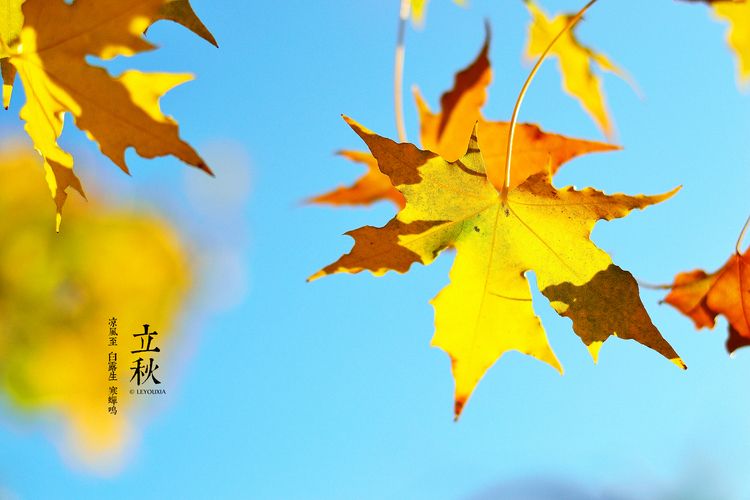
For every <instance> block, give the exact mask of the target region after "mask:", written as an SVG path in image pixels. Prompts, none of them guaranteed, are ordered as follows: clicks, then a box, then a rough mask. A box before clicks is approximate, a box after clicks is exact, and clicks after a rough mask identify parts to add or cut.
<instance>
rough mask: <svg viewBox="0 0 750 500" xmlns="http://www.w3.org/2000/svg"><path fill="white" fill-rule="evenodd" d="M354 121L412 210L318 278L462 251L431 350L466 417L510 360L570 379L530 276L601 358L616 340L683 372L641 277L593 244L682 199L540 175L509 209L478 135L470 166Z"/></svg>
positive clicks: (402, 266) (467, 159)
mask: <svg viewBox="0 0 750 500" xmlns="http://www.w3.org/2000/svg"><path fill="white" fill-rule="evenodd" d="M347 122H348V123H349V124H350V126H351V127H352V128H353V129H354V131H355V132H356V133H357V134H358V135H359V136H360V137H361V138H362V139H363V140H364V142H365V143H366V144H367V145H368V147H369V148H370V151H371V152H372V154H373V156H374V157H375V158H376V159H377V161H378V165H379V167H380V170H381V171H382V172H383V173H385V174H386V175H388V176H389V177H390V179H391V182H392V183H393V185H394V186H396V188H397V189H398V190H399V191H401V193H402V194H403V195H404V197H405V199H406V206H405V208H404V209H403V210H401V211H400V212H399V213H398V215H397V216H396V217H395V218H393V219H392V220H391V221H390V222H389V223H388V224H387V225H386V226H384V227H382V228H375V227H370V226H366V227H363V228H360V229H357V230H355V231H352V232H350V233H347V234H349V235H350V236H352V237H353V238H354V240H355V243H354V248H353V249H352V251H351V252H350V253H349V254H346V255H344V256H342V257H341V258H340V259H339V260H338V261H336V262H334V263H333V264H331V265H329V266H326V267H325V268H323V269H322V270H321V271H319V272H318V273H316V274H315V275H313V276H312V277H311V278H310V279H311V280H312V279H316V278H319V277H322V276H325V275H329V274H332V273H341V272H347V273H357V272H360V271H363V270H369V271H371V272H372V273H373V274H375V275H382V274H384V273H385V272H387V271H388V270H394V271H398V272H401V273H403V272H406V271H408V270H409V268H410V267H411V265H412V264H414V263H417V262H419V263H422V264H425V265H426V264H429V263H431V262H432V261H433V260H434V259H435V258H436V257H437V256H438V254H439V253H440V252H441V251H442V250H444V249H446V248H449V247H452V248H455V249H456V251H457V255H456V260H455V262H454V264H453V268H452V269H451V272H450V278H451V283H450V284H449V285H448V286H447V287H446V288H445V289H443V290H442V291H441V292H440V293H439V294H438V296H437V297H435V299H433V301H432V303H433V305H434V307H435V330H436V331H435V336H434V337H433V340H432V344H433V345H434V346H437V347H440V348H442V349H443V350H445V351H446V352H447V353H448V354H449V355H450V358H451V362H452V369H453V376H454V378H455V382H456V388H455V414H456V416H458V415H459V414H460V412H461V410H462V408H463V407H464V404H465V403H466V401H467V399H468V398H469V396H470V395H471V393H472V391H473V390H474V387H475V386H476V384H477V383H478V382H479V380H480V379H481V377H482V376H483V375H484V373H485V371H486V370H487V369H488V368H489V367H490V366H491V365H492V364H493V363H494V362H495V361H497V360H498V359H499V358H500V357H501V356H502V355H503V354H504V353H505V352H507V351H511V350H516V351H520V352H522V353H525V354H528V355H531V356H533V357H535V358H538V359H540V360H541V361H544V362H546V363H548V364H550V365H551V366H553V367H555V368H556V369H558V370H560V371H562V368H561V366H560V363H559V362H558V360H557V358H556V357H555V355H554V353H553V352H552V349H551V347H550V345H549V343H548V341H547V337H546V334H545V332H544V329H543V328H542V325H541V323H540V321H539V319H538V318H537V316H536V315H535V314H534V310H533V308H532V304H531V291H530V288H529V283H528V281H527V279H526V277H525V276H524V275H525V273H527V272H529V271H533V272H534V273H535V275H536V279H537V283H538V286H539V289H540V291H541V292H542V294H544V295H545V296H546V297H547V298H548V299H549V300H550V302H551V304H552V306H553V307H554V309H555V310H556V311H557V312H558V313H559V314H561V315H563V316H566V317H569V318H570V319H571V320H572V321H573V329H574V330H575V332H576V334H578V336H579V337H580V338H581V340H582V341H583V342H584V343H585V344H586V346H588V348H589V351H590V352H591V354H592V356H593V357H594V359H596V358H597V356H598V352H599V349H600V347H601V345H602V343H603V342H604V341H605V340H607V339H608V338H609V337H610V336H612V335H616V336H618V337H620V338H623V339H633V340H636V341H638V342H640V343H641V344H643V345H646V346H648V347H650V348H652V349H654V350H656V351H657V352H659V353H660V354H662V355H664V356H665V357H667V358H668V359H670V360H672V361H673V362H674V363H675V364H677V365H678V366H681V367H684V364H683V363H682V361H681V360H680V358H679V356H678V355H677V353H675V351H674V350H673V349H672V347H671V346H670V345H669V344H668V343H667V341H666V340H664V338H663V337H662V336H661V334H660V333H659V331H658V330H657V329H656V327H655V326H654V325H653V323H652V322H651V320H650V318H649V316H648V314H647V312H646V310H645V308H644V307H643V304H642V303H641V301H640V297H639V294H638V285H637V283H636V281H635V279H634V278H633V276H632V275H631V274H630V273H628V272H626V271H623V270H622V269H620V268H619V267H617V266H616V265H614V264H613V263H612V260H611V259H610V257H609V255H608V254H607V253H606V252H604V251H603V250H601V249H599V248H598V247H596V246H595V245H594V243H592V242H591V240H590V239H589V236H590V234H591V230H592V229H593V227H594V224H595V222H596V221H597V220H600V219H604V220H611V219H615V218H620V217H624V216H626V215H627V214H628V213H629V212H630V211H631V210H633V209H635V208H640V209H642V208H645V207H647V206H649V205H651V204H654V203H658V202H660V201H663V200H665V199H667V198H669V197H670V196H672V195H673V194H674V192H676V190H675V191H672V192H669V193H666V194H662V195H657V196H642V195H640V196H627V195H623V194H615V195H605V194H604V193H602V192H600V191H596V190H594V189H592V188H586V189H584V190H582V191H579V190H576V189H574V188H572V187H566V188H562V189H557V188H555V187H553V186H552V184H551V180H550V177H549V175H547V174H536V175H533V176H531V177H529V178H528V179H526V180H525V181H524V182H523V183H522V184H520V185H519V186H518V187H516V188H515V189H513V190H511V191H510V193H509V195H508V197H507V200H503V199H502V197H501V195H500V193H499V192H498V190H497V189H496V188H495V187H494V186H493V184H492V183H491V182H490V181H489V179H488V176H487V173H488V172H487V169H486V167H485V163H484V160H483V159H482V154H481V152H480V149H479V145H478V142H477V137H476V135H472V137H471V139H470V142H469V146H468V149H466V153H465V154H464V156H463V157H462V158H460V159H458V160H456V161H453V162H451V161H447V160H446V159H444V158H441V157H440V156H438V155H436V154H435V153H433V152H430V151H423V150H420V149H418V148H416V147H415V146H413V145H412V144H408V143H402V144H397V143H395V142H393V141H391V140H389V139H386V138H383V137H380V136H378V135H376V134H374V133H373V132H371V131H369V130H367V129H365V128H363V127H361V126H360V125H359V124H357V123H356V122H354V121H353V120H350V119H347Z"/></svg>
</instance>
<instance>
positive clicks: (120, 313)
mask: <svg viewBox="0 0 750 500" xmlns="http://www.w3.org/2000/svg"><path fill="white" fill-rule="evenodd" d="M33 171H38V172H41V168H40V165H39V164H38V162H37V161H36V158H34V157H33V156H32V154H31V153H30V152H28V153H27V152H20V151H19V150H16V151H14V152H8V151H7V150H6V151H5V152H4V153H3V155H2V157H0V175H2V178H3V179H4V182H5V185H4V189H2V190H0V211H2V213H4V214H13V217H3V218H0V388H2V390H3V391H4V392H5V393H6V394H7V395H8V396H9V397H10V400H11V402H13V403H14V404H15V405H17V406H18V407H19V408H22V409H24V410H26V411H29V412H33V413H38V412H47V411H52V412H55V413H58V414H61V415H63V416H64V417H65V420H66V421H67V423H68V426H69V429H70V430H71V435H70V439H69V442H70V444H71V446H75V447H77V449H73V450H69V451H71V452H73V453H74V454H79V455H81V458H84V459H90V460H92V461H94V462H95V461H96V457H98V456H100V455H101V454H112V453H114V454H116V453H118V452H119V451H121V450H122V447H123V446H124V445H125V444H126V442H125V439H126V438H127V436H128V433H129V427H130V422H131V417H132V416H133V415H134V413H135V410H136V401H135V400H134V399H133V398H131V397H130V396H129V395H128V393H127V392H128V391H127V382H128V380H129V375H130V374H129V373H128V371H129V368H128V367H129V363H130V360H129V359H122V358H121V359H120V362H119V367H118V368H119V371H120V372H119V379H120V380H119V382H118V383H115V385H117V386H118V387H119V390H118V393H119V410H120V411H121V413H119V414H118V415H110V414H108V413H107V396H108V388H109V386H110V385H112V383H111V382H109V381H108V378H107V371H106V367H107V360H108V353H109V352H110V351H111V350H112V348H111V347H110V346H108V333H109V329H108V325H107V320H108V319H109V318H110V317H113V316H114V317H117V318H118V332H119V344H120V345H121V346H126V347H121V348H120V350H119V352H120V353H121V354H123V353H126V352H128V351H129V349H130V348H131V347H130V346H131V342H133V338H132V337H131V336H130V335H131V334H133V333H137V332H139V331H142V330H143V326H142V325H143V323H150V324H152V325H154V326H155V327H157V328H155V329H158V331H159V343H160V345H162V346H164V345H165V344H167V345H168V344H169V343H174V342H175V340H174V339H175V333H174V324H175V317H176V315H177V314H178V313H179V312H180V310H181V308H182V307H183V303H184V300H185V296H186V293H187V291H188V289H189V287H190V285H191V277H190V270H189V267H188V263H187V255H186V253H185V250H184V249H183V247H182V245H181V244H180V242H179V239H178V237H177V235H176V233H175V231H174V229H173V228H172V227H170V226H169V225H168V224H166V223H165V222H163V221H160V220H158V219H156V218H154V217H152V216H147V215H144V214H137V213H132V212H126V211H121V210H117V209H114V208H112V207H111V206H108V205H104V204H101V203H99V202H97V201H96V199H93V200H91V201H90V202H89V203H84V204H79V205H72V206H70V207H69V209H68V210H69V212H70V216H71V217H72V218H74V219H75V224H74V225H71V227H70V228H69V229H68V230H67V231H66V232H65V233H64V234H56V233H54V232H52V231H50V230H49V220H48V216H47V211H46V209H44V205H43V203H42V201H43V200H45V199H46V198H47V196H48V195H47V194H46V192H45V188H44V186H43V185H42V184H41V183H39V182H37V181H36V179H34V178H33V177H32V176H31V175H30V173H31V172H33Z"/></svg>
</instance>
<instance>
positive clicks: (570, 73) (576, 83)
mask: <svg viewBox="0 0 750 500" xmlns="http://www.w3.org/2000/svg"><path fill="white" fill-rule="evenodd" d="M524 1H525V3H526V6H527V7H528V9H529V13H530V14H531V25H530V26H529V37H528V44H527V46H526V56H527V57H528V58H529V59H536V58H537V57H538V56H540V55H541V54H542V53H543V52H544V51H545V49H546V48H547V47H548V46H549V45H550V42H551V41H552V40H553V39H554V38H555V37H556V36H557V35H558V33H561V32H563V29H564V28H565V26H566V25H567V24H568V21H569V20H570V19H571V18H572V17H573V16H571V15H566V14H562V15H558V16H555V17H554V18H550V17H549V16H548V15H547V14H546V13H545V12H544V11H543V10H542V9H541V8H540V7H539V6H538V5H537V4H536V3H535V2H534V0H524ZM550 56H551V57H557V59H558V61H559V64H560V74H561V76H562V84H563V88H564V89H565V91H566V92H567V93H568V94H570V95H571V96H573V97H575V98H576V99H577V100H578V101H579V102H580V104H581V106H582V107H583V109H585V110H586V112H587V113H589V115H591V117H592V118H593V119H594V121H595V122H596V124H597V125H598V126H599V127H600V128H601V129H602V131H603V132H604V133H605V134H606V135H607V137H612V135H613V126H612V121H611V119H610V117H609V111H608V110H607V104H606V100H605V97H604V90H603V88H602V81H601V78H600V77H599V75H598V74H597V73H596V72H595V70H594V68H595V67H598V68H599V69H601V70H604V71H608V72H611V73H614V74H615V75H617V76H619V77H620V78H622V79H623V80H625V81H628V82H629V83H631V85H632V82H631V80H630V78H629V77H628V75H627V74H625V72H624V71H623V70H621V69H620V68H618V67H617V66H616V65H615V64H614V63H613V62H612V61H610V60H609V58H608V57H607V56H605V55H604V54H601V53H599V52H596V51H594V50H593V49H591V48H589V47H587V46H585V45H583V44H582V43H581V42H580V41H578V39H577V38H576V36H575V33H574V32H573V31H565V32H563V33H562V36H561V37H560V39H559V40H558V41H557V43H556V44H555V46H554V47H553V48H552V49H551V51H550Z"/></svg>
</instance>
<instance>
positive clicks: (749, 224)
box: [735, 217, 750, 255]
mask: <svg viewBox="0 0 750 500" xmlns="http://www.w3.org/2000/svg"><path fill="white" fill-rule="evenodd" d="M748 228H750V217H748V218H747V221H745V225H744V226H743V227H742V231H740V236H739V238H737V245H736V246H735V250H737V255H740V254H741V253H742V249H741V248H740V247H741V246H742V240H744V239H745V235H746V234H747V230H748Z"/></svg>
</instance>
